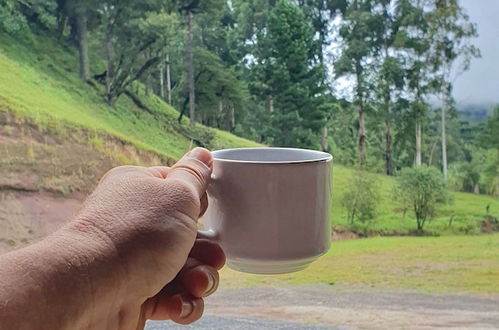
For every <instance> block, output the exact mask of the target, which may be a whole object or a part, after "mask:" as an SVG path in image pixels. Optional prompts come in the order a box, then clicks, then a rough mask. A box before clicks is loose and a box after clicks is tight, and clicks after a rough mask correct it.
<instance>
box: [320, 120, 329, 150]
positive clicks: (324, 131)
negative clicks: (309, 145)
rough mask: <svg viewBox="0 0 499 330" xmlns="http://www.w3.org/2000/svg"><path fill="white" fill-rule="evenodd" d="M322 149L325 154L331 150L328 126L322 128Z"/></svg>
mask: <svg viewBox="0 0 499 330" xmlns="http://www.w3.org/2000/svg"><path fill="white" fill-rule="evenodd" d="M321 149H322V151H325V152H327V151H328V149H329V145H328V128H327V124H326V125H324V126H323V127H322V128H321Z"/></svg>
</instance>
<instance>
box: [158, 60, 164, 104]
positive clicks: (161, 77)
mask: <svg viewBox="0 0 499 330" xmlns="http://www.w3.org/2000/svg"><path fill="white" fill-rule="evenodd" d="M164 71H165V68H164V65H163V64H161V65H160V66H159V95H160V96H161V98H162V99H163V100H164V99H165V79H164V77H165V72H164Z"/></svg>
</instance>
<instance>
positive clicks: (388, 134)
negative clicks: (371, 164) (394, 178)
mask: <svg viewBox="0 0 499 330" xmlns="http://www.w3.org/2000/svg"><path fill="white" fill-rule="evenodd" d="M385 130H386V131H385V142H386V145H385V148H386V150H385V173H386V175H393V154H392V145H393V142H392V125H391V122H390V119H388V118H387V120H386V123H385Z"/></svg>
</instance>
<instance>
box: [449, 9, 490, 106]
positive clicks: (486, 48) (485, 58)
mask: <svg viewBox="0 0 499 330" xmlns="http://www.w3.org/2000/svg"><path fill="white" fill-rule="evenodd" d="M461 4H462V6H463V7H464V8H466V10H467V12H468V14H469V15H470V20H471V21H472V22H475V23H476V24H477V28H478V33H479V36H478V38H477V39H476V40H475V45H476V46H478V48H480V51H481V53H482V57H481V58H479V59H475V60H473V61H472V62H471V67H470V70H469V71H467V72H465V73H463V74H462V75H461V76H459V77H458V78H457V80H456V82H455V85H454V96H455V98H456V101H457V102H458V103H499V0H461Z"/></svg>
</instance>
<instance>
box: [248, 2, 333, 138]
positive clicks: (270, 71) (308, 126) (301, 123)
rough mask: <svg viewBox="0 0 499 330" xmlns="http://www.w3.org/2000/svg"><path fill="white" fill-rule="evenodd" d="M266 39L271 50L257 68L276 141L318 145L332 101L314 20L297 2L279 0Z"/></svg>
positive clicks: (271, 131) (272, 133) (272, 12)
mask: <svg viewBox="0 0 499 330" xmlns="http://www.w3.org/2000/svg"><path fill="white" fill-rule="evenodd" d="M263 39H264V40H263V42H264V43H265V45H266V46H267V47H268V53H267V56H265V57H263V58H260V59H258V61H259V64H258V65H257V66H256V67H255V70H257V71H258V72H259V74H260V77H261V79H262V81H263V82H264V84H265V85H264V86H263V88H264V90H265V93H267V95H269V96H270V97H271V98H270V101H271V102H272V103H271V105H270V108H271V109H270V110H271V112H272V114H271V124H272V125H271V130H270V136H271V137H272V138H273V143H274V144H275V145H279V146H298V147H300V146H301V147H313V148H318V147H319V138H318V136H319V134H320V130H321V128H322V127H324V125H325V118H326V115H327V113H328V112H329V111H330V109H331V105H330V104H329V102H328V98H327V92H328V88H327V86H326V84H325V82H324V67H323V66H322V65H321V64H320V63H319V62H318V61H317V52H318V47H317V41H316V40H314V31H313V29H312V27H311V25H310V24H309V23H308V22H307V21H306V20H305V19H304V15H303V12H302V11H301V10H300V8H299V7H297V6H296V5H295V4H293V3H291V2H290V1H286V0H280V1H278V2H277V4H276V5H275V7H274V8H273V9H272V10H271V12H270V16H269V22H268V34H267V35H266V36H265V37H263Z"/></svg>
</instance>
